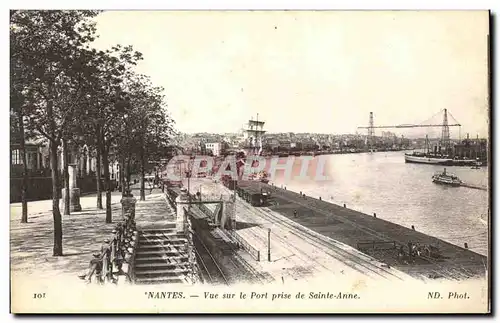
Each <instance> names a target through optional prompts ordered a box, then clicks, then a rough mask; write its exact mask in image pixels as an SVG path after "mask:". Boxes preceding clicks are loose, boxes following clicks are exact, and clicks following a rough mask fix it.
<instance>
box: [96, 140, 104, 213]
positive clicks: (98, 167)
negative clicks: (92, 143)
mask: <svg viewBox="0 0 500 323" xmlns="http://www.w3.org/2000/svg"><path fill="white" fill-rule="evenodd" d="M95 168H96V171H95V176H96V181H97V208H98V209H101V210H102V208H103V207H102V187H101V147H100V143H98V145H97V149H96V167H95Z"/></svg>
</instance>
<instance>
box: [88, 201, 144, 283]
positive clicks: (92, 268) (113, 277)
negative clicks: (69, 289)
mask: <svg viewBox="0 0 500 323" xmlns="http://www.w3.org/2000/svg"><path fill="white" fill-rule="evenodd" d="M134 216H135V206H134V207H128V208H125V209H124V219H123V220H122V221H121V222H119V223H117V225H116V226H115V228H114V229H113V231H112V237H111V239H105V240H104V243H103V244H102V246H101V250H100V251H99V252H97V253H94V254H93V259H92V260H91V261H90V263H89V268H88V269H87V272H86V273H85V274H83V275H80V276H79V277H80V278H81V279H82V280H85V281H86V282H87V283H97V284H106V283H113V284H118V283H120V282H123V281H125V282H129V283H131V282H133V281H134V278H135V277H134V261H135V249H136V247H137V244H138V239H139V235H138V232H137V230H136V226H135V219H134Z"/></svg>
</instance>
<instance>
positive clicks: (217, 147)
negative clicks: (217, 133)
mask: <svg viewBox="0 0 500 323" xmlns="http://www.w3.org/2000/svg"><path fill="white" fill-rule="evenodd" d="M205 150H206V152H207V154H210V153H212V154H213V155H214V156H220V155H222V154H223V153H224V144H223V143H220V142H207V143H205Z"/></svg>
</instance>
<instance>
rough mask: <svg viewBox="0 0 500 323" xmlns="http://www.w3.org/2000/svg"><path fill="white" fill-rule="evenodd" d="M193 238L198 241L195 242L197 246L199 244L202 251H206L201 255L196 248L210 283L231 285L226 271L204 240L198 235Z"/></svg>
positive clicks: (194, 234) (195, 234) (197, 255)
mask: <svg viewBox="0 0 500 323" xmlns="http://www.w3.org/2000/svg"><path fill="white" fill-rule="evenodd" d="M193 238H195V239H196V241H197V242H194V241H193V242H194V243H195V246H196V244H197V245H199V246H201V247H202V249H203V250H204V251H205V252H201V253H200V252H199V251H198V248H196V247H195V254H196V257H197V258H198V261H199V263H200V264H201V267H202V268H203V269H204V270H205V273H206V277H208V279H209V280H210V283H211V284H223V285H229V280H228V279H227V277H226V275H225V274H224V271H223V270H222V268H221V267H220V266H219V264H218V263H217V261H216V260H215V258H214V256H213V255H212V253H211V252H210V250H209V249H208V248H207V246H206V245H205V243H204V242H203V240H202V239H201V238H200V237H199V236H198V234H197V233H193Z"/></svg>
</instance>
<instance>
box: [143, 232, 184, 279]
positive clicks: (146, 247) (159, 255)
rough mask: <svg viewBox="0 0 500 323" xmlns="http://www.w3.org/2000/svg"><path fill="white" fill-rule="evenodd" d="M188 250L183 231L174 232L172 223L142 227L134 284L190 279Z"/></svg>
mask: <svg viewBox="0 0 500 323" xmlns="http://www.w3.org/2000/svg"><path fill="white" fill-rule="evenodd" d="M188 251H189V249H188V241H187V239H186V237H185V236H184V234H182V233H177V232H176V230H175V223H172V224H171V225H169V226H162V228H147V229H146V228H144V229H143V230H141V232H140V235H139V247H138V249H137V252H136V256H135V270H134V272H135V283H136V284H172V283H174V284H175V283H181V284H182V283H187V282H189V277H188V276H189V274H190V273H191V265H190V263H189V256H188Z"/></svg>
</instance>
